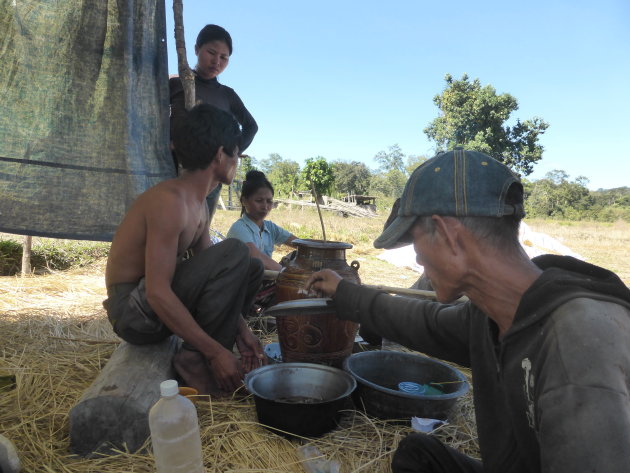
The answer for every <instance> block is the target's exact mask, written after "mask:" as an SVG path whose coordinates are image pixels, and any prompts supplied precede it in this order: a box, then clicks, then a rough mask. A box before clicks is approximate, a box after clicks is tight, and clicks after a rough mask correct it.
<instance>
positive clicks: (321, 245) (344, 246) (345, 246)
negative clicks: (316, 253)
mask: <svg viewBox="0 0 630 473" xmlns="http://www.w3.org/2000/svg"><path fill="white" fill-rule="evenodd" d="M291 244H293V245H296V246H305V247H307V248H318V249H324V250H349V249H350V248H352V245H351V244H350V243H344V242H342V241H324V240H308V239H304V240H302V239H299V238H298V239H297V240H293V241H292V242H291Z"/></svg>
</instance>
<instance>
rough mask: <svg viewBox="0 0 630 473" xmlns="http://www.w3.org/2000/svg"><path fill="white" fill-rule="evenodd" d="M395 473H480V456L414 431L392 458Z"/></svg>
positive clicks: (403, 441)
mask: <svg viewBox="0 0 630 473" xmlns="http://www.w3.org/2000/svg"><path fill="white" fill-rule="evenodd" d="M392 471H393V472H394V473H482V472H483V467H482V465H481V462H480V461H479V460H475V459H474V458H471V457H469V456H468V455H464V454H463V453H461V452H458V451H457V450H455V449H454V448H451V447H449V446H447V445H444V444H443V443H442V442H440V441H439V440H438V439H436V438H435V437H431V436H430V435H425V434H421V433H413V434H410V435H408V436H407V437H406V438H404V439H403V440H402V441H401V442H400V444H399V445H398V448H397V449H396V452H395V453H394V458H393V459H392Z"/></svg>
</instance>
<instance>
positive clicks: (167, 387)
mask: <svg viewBox="0 0 630 473" xmlns="http://www.w3.org/2000/svg"><path fill="white" fill-rule="evenodd" d="M178 393H179V387H178V385H177V381H175V380H174V379H167V380H166V381H162V382H161V383H160V394H161V395H162V396H175V395H176V394H178Z"/></svg>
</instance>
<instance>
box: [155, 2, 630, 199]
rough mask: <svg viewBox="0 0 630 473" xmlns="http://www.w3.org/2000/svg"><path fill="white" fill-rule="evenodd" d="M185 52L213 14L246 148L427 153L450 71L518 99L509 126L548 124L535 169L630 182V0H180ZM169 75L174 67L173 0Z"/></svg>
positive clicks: (365, 154)
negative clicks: (252, 123)
mask: <svg viewBox="0 0 630 473" xmlns="http://www.w3.org/2000/svg"><path fill="white" fill-rule="evenodd" d="M183 2H184V27H185V34H186V45H187V53H188V61H189V63H190V66H191V67H194V65H195V64H196V57H195V55H194V43H195V39H196V36H197V33H198V32H199V30H200V29H201V28H202V27H203V26H204V25H205V24H207V23H215V24H219V25H221V26H223V27H224V28H226V29H227V30H228V31H229V32H230V34H231V35H232V39H233V42H234V52H233V54H232V57H231V59H230V64H229V66H228V68H227V69H226V71H225V72H224V73H223V74H222V75H221V76H220V77H219V81H220V82H221V83H223V84H225V85H228V86H230V87H232V88H233V89H234V90H235V91H236V92H237V93H238V94H239V96H240V97H241V99H242V100H243V102H244V103H245V105H246V106H247V108H248V109H249V110H250V112H251V113H252V115H254V118H255V119H256V121H257V122H258V125H259V131H258V134H257V135H256V138H255V139H254V142H253V143H252V145H251V146H250V148H249V149H248V150H247V154H249V155H252V156H254V157H255V158H256V159H258V160H261V159H265V158H267V157H268V155H269V154H270V153H278V154H280V155H281V156H282V157H283V158H285V159H291V160H294V161H297V162H298V163H300V165H302V164H303V162H304V160H305V159H307V158H309V157H314V156H324V157H325V158H326V159H327V160H329V161H334V160H338V159H341V160H344V161H362V162H364V163H365V164H366V165H367V166H369V167H370V168H372V169H374V168H376V162H375V161H374V159H373V158H374V155H376V153H378V152H379V151H381V150H387V149H388V147H389V146H391V145H393V144H395V143H397V144H398V145H399V146H400V147H401V148H402V151H403V152H404V153H405V154H406V155H426V156H429V157H430V156H433V154H434V146H433V142H431V141H429V140H428V139H427V137H426V135H425V134H424V133H423V131H422V130H423V129H424V128H425V127H426V126H427V125H428V124H429V123H430V122H431V121H432V120H433V119H434V118H435V117H437V116H438V112H439V110H438V108H437V107H436V106H435V105H434V104H433V97H434V96H435V95H436V94H439V93H441V92H442V90H443V89H444V86H445V82H444V76H445V74H447V73H450V74H451V75H453V77H455V78H460V77H461V76H462V74H464V73H466V74H468V76H469V77H470V78H471V79H475V78H478V79H479V80H480V81H481V83H482V84H483V85H486V84H491V85H492V86H493V87H495V89H496V90H497V93H509V94H511V95H513V96H514V97H515V98H516V99H517V100H518V103H519V109H518V110H517V111H516V112H514V113H513V114H512V117H511V120H510V122H509V123H508V124H513V123H514V122H515V120H516V119H517V118H519V119H521V120H525V119H529V118H532V117H534V116H538V117H541V118H542V119H543V120H545V121H546V122H547V123H549V125H550V126H549V129H548V130H547V132H546V133H545V135H543V137H542V139H541V143H542V144H543V146H544V147H545V152H544V154H543V159H542V161H541V162H539V164H537V165H536V166H535V171H534V173H533V174H532V175H530V176H529V179H539V178H542V177H544V175H545V173H547V172H548V171H551V170H553V169H562V170H564V171H565V172H567V173H568V174H569V176H570V179H575V178H577V177H578V176H586V177H587V178H588V179H589V180H590V184H589V187H590V188H591V189H598V188H612V187H620V186H630V152H629V151H628V150H629V149H630V147H629V146H627V142H628V140H630V118H629V116H630V1H628V0H599V1H597V2H595V1H592V0H530V1H528V2H509V1H505V0H501V1H498V0H492V1H483V0H479V1H476V2H471V1H462V0H451V1H449V2H435V1H421V0H407V1H396V0H393V1H390V2H383V1H373V0H362V1H360V2H359V1H343V0H337V1H330V0H318V1H317V2H302V1H295V0H293V1H287V0H270V1H262V0H240V1H238V2H225V1H224V2H215V1H209V0H183ZM166 3H167V44H168V49H169V59H168V60H169V73H177V56H176V52H175V47H174V46H175V40H174V37H173V18H172V17H173V12H172V2H171V1H170V0H167V2H166Z"/></svg>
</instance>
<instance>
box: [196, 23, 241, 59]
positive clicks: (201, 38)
mask: <svg viewBox="0 0 630 473" xmlns="http://www.w3.org/2000/svg"><path fill="white" fill-rule="evenodd" d="M211 41H223V42H224V43H225V44H226V45H227V47H228V50H229V51H230V56H231V55H232V37H231V36H230V33H228V32H227V31H226V30H225V28H222V27H221V26H219V25H206V26H204V27H203V28H202V29H201V31H200V32H199V34H198V35H197V42H196V43H195V46H197V47H198V48H200V47H202V46H203V45H204V44H206V43H209V42H211Z"/></svg>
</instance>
